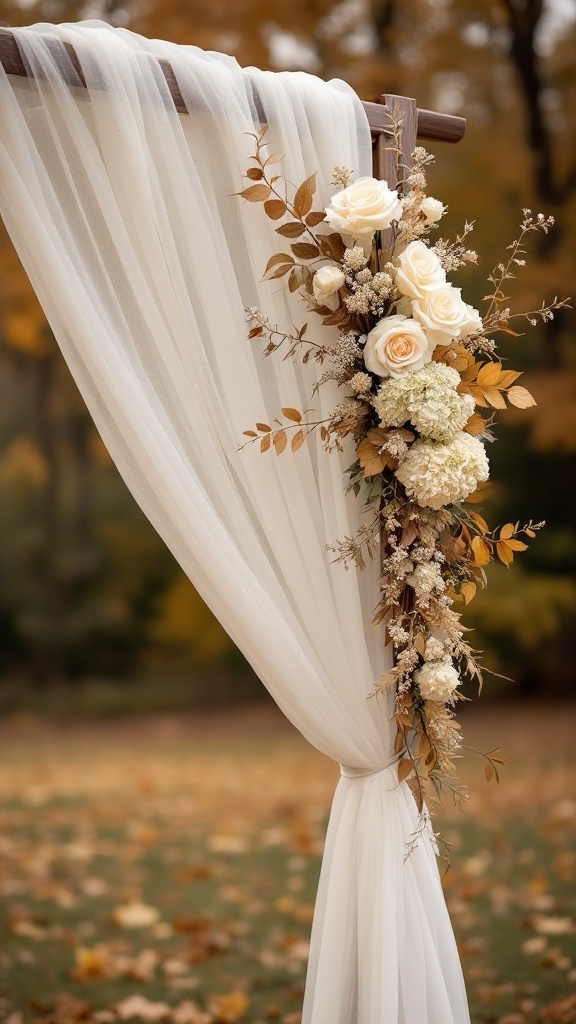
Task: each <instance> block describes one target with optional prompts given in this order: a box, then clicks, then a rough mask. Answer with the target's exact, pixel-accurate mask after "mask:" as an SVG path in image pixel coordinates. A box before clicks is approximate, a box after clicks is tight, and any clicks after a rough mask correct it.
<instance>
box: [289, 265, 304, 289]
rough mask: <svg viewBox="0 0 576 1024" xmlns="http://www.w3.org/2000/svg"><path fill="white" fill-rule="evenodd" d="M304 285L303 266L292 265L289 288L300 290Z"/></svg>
mask: <svg viewBox="0 0 576 1024" xmlns="http://www.w3.org/2000/svg"><path fill="white" fill-rule="evenodd" d="M301 285H302V267H292V270H291V272H290V277H289V278H288V288H289V289H290V291H291V292H295V291H298V288H300V287H301Z"/></svg>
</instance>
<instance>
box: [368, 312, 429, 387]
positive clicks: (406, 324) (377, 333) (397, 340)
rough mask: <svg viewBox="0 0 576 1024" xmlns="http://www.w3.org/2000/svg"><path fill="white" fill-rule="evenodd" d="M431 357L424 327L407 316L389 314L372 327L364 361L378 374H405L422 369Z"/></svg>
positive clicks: (380, 375) (385, 375)
mask: <svg viewBox="0 0 576 1024" xmlns="http://www.w3.org/2000/svg"><path fill="white" fill-rule="evenodd" d="M430 358H431V350H430V345H429V343H428V339H427V337H426V335H425V334H424V331H423V330H422V328H421V327H420V325H419V324H417V323H416V321H415V320H412V319H411V318H410V317H407V316H398V315H396V316H387V317H385V318H384V319H383V320H380V321H379V322H378V323H377V324H376V326H375V327H373V328H372V330H371V331H370V334H369V335H368V339H367V341H366V347H365V348H364V362H365V363H366V368H367V369H368V370H370V372H371V373H375V374H377V375H378V376H379V377H402V376H403V375H404V374H406V373H412V372H413V371H414V370H421V369H422V367H423V366H424V365H425V363H427V362H429V360H430Z"/></svg>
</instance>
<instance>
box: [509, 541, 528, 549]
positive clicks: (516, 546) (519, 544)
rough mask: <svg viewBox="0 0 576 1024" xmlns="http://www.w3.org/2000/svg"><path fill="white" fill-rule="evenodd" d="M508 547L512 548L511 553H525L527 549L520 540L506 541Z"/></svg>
mask: <svg viewBox="0 0 576 1024" xmlns="http://www.w3.org/2000/svg"><path fill="white" fill-rule="evenodd" d="M507 544H508V547H509V548H512V551H526V550H527V548H528V545H527V544H524V543H523V541H521V540H516V539H512V540H509V541H507Z"/></svg>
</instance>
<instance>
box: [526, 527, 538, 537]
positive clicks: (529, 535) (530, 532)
mask: <svg viewBox="0 0 576 1024" xmlns="http://www.w3.org/2000/svg"><path fill="white" fill-rule="evenodd" d="M524 533H525V534H526V535H527V536H528V537H535V536H536V534H535V533H534V530H530V529H528V527H526V529H525V530H524Z"/></svg>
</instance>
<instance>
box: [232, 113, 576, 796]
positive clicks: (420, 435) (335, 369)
mask: <svg viewBox="0 0 576 1024" xmlns="http://www.w3.org/2000/svg"><path fill="white" fill-rule="evenodd" d="M265 134H266V129H265V128H264V129H263V130H262V131H261V132H260V133H259V134H258V135H254V136H253V138H254V140H255V153H254V156H253V157H252V158H251V164H253V166H250V167H249V169H248V171H247V177H248V179H249V181H250V184H248V185H247V187H246V188H245V189H244V190H243V191H242V192H240V193H239V195H240V196H241V197H243V198H244V199H245V200H248V201H249V202H252V203H263V207H264V212H265V214H266V215H267V216H268V217H269V218H270V219H271V220H272V221H276V222H278V226H277V227H276V229H275V230H276V232H277V234H278V235H279V236H281V237H282V238H285V239H288V240H290V243H289V246H287V248H289V249H290V251H289V252H279V253H276V254H274V255H273V256H272V257H271V258H270V259H269V260H268V264H267V266H266V269H265V277H266V278H268V279H269V280H276V279H279V278H285V279H286V282H287V284H288V288H289V289H290V291H291V292H298V293H299V294H300V295H301V297H302V298H303V300H304V301H305V303H306V304H307V306H308V309H309V311H310V312H312V313H313V314H315V315H316V316H318V317H320V318H321V319H322V323H323V325H325V327H326V329H327V330H326V342H325V344H318V343H317V342H314V341H312V340H309V339H307V337H306V331H307V325H306V324H305V325H304V326H303V327H302V328H300V329H297V328H294V329H293V333H290V332H284V331H282V330H280V329H279V328H278V326H277V325H273V324H271V323H270V321H269V320H268V319H267V318H266V317H264V316H263V315H262V314H261V313H260V312H259V311H258V309H256V308H254V307H251V308H249V309H248V310H247V311H246V316H247V321H248V322H249V324H250V328H251V329H250V331H249V337H250V338H251V339H263V340H264V341H265V342H266V346H265V348H264V353H265V355H271V354H272V353H275V352H277V351H278V350H282V353H283V355H284V357H293V358H296V357H298V356H301V358H302V359H303V361H304V362H308V361H309V360H310V359H313V360H316V361H317V362H318V363H320V364H325V366H326V367H327V368H326V369H325V370H324V371H323V373H322V375H321V376H320V378H319V380H318V383H317V385H316V387H319V386H321V385H322V384H324V383H325V382H327V381H330V380H331V381H336V382H337V384H338V385H339V386H341V387H342V388H343V389H344V397H343V400H342V401H340V402H339V403H338V404H337V406H336V408H335V409H334V410H333V411H332V413H331V415H330V416H329V417H328V418H324V419H320V420H319V419H310V418H309V414H310V410H308V412H307V413H304V412H301V411H300V410H298V409H293V408H284V409H283V410H282V416H283V419H277V420H276V421H275V423H274V424H273V425H270V424H268V423H257V424H256V425H255V428H254V429H250V430H246V431H245V432H244V433H245V435H246V436H247V438H248V440H247V441H246V444H254V443H258V444H259V446H260V449H261V451H262V452H266V451H268V450H272V449H274V450H275V451H276V454H277V455H280V454H281V453H282V452H283V451H284V450H285V449H286V448H287V447H288V446H289V447H290V448H291V450H292V451H293V452H296V451H297V450H298V448H300V447H301V445H302V444H304V442H305V441H306V439H307V438H309V437H310V435H311V434H313V433H315V432H316V431H319V433H320V438H321V442H322V444H323V446H324V448H325V449H326V450H327V451H330V450H331V449H333V448H335V447H336V448H338V449H339V450H343V439H344V438H351V439H352V443H353V446H354V450H355V459H354V461H353V463H352V465H351V466H350V467H349V469H348V470H347V476H348V487H350V488H352V489H353V490H354V492H355V494H356V495H358V496H360V495H361V496H362V497H363V500H364V503H365V506H366V522H365V523H364V524H363V525H362V527H361V529H360V530H359V531H358V533H357V534H356V535H355V536H353V537H345V538H341V539H339V540H335V541H334V543H333V544H332V545H330V551H331V552H332V554H333V555H334V557H335V559H336V560H337V561H338V562H341V563H343V564H344V566H346V567H347V566H349V565H350V564H356V565H357V566H359V567H360V568H363V567H364V566H365V559H366V557H374V556H376V554H377V553H378V554H379V557H380V559H381V595H380V602H379V604H378V607H377V608H376V609H375V615H374V622H375V623H384V624H385V627H386V635H385V642H386V644H392V645H393V651H394V667H393V668H392V669H391V671H389V672H387V673H386V674H385V675H384V676H383V677H382V678H381V679H379V680H378V681H377V682H376V683H375V689H374V693H375V694H377V693H378V692H380V691H382V690H383V689H384V688H386V687H394V689H395V715H396V722H397V727H398V733H397V739H396V753H398V755H399V764H398V774H399V778H400V779H401V780H402V779H407V780H408V781H409V782H410V784H411V785H412V789H413V792H414V794H415V797H416V799H417V803H418V805H419V808H420V809H421V808H422V806H423V800H424V796H425V792H426V790H428V792H429V786H428V787H427V785H426V784H427V782H430V783H431V784H432V786H433V790H434V791H435V793H436V794H437V795H440V792H441V790H442V788H448V789H450V790H451V791H452V792H453V794H454V796H455V798H459V797H460V796H462V795H464V792H463V790H462V789H461V787H458V786H457V785H455V784H453V783H451V781H450V777H451V776H452V775H453V774H454V758H455V757H457V756H458V754H459V750H460V748H461V739H460V733H459V725H458V723H457V721H456V719H455V714H454V707H455V705H456V703H457V702H458V701H459V700H461V699H464V697H463V695H462V693H461V691H460V689H459V687H460V684H461V679H462V676H463V675H464V674H468V675H470V676H471V677H475V678H476V679H477V681H478V684H479V688H481V685H482V671H481V668H480V666H479V664H478V661H477V660H476V655H477V652H475V651H474V650H473V649H472V648H471V646H470V645H469V643H468V642H467V640H466V638H465V634H466V632H467V630H466V629H465V627H464V626H463V625H462V623H461V621H460V620H461V613H460V612H459V611H457V610H456V608H455V607H454V606H455V604H456V602H464V603H465V604H468V603H469V602H470V601H471V600H472V598H473V597H474V595H475V594H476V592H477V589H478V588H479V587H484V586H485V585H486V575H485V570H484V566H485V565H486V564H487V563H489V562H490V561H491V560H492V559H493V558H498V559H500V561H501V562H503V563H504V564H505V565H506V566H509V565H510V563H511V562H512V560H513V558H514V555H515V553H516V552H519V551H523V550H524V549H525V548H526V546H527V545H526V540H527V539H529V538H533V537H534V536H535V532H536V531H537V530H538V529H540V528H541V527H542V526H543V525H544V524H543V523H533V522H529V523H526V524H524V525H520V523H506V524H504V525H503V526H501V527H499V528H498V529H490V527H489V526H488V524H487V523H486V521H485V519H484V518H483V516H482V515H480V514H479V512H478V511H476V510H475V508H474V507H473V506H474V504H476V503H478V501H481V500H482V499H483V496H484V494H485V488H486V486H487V482H488V477H489V465H488V458H487V454H486V442H487V441H492V440H493V439H494V438H493V434H492V431H491V427H492V424H493V421H494V415H495V410H500V409H505V408H506V406H507V403H509V404H510V405H513V406H516V407H517V408H520V409H525V408H527V407H529V406H531V405H534V404H535V402H534V399H533V398H532V396H531V395H530V393H529V392H528V391H527V389H526V388H524V387H523V386H522V385H519V384H517V383H516V381H517V380H518V378H519V376H520V373H519V372H517V371H515V370H512V369H505V368H504V366H503V364H502V361H501V360H500V359H499V358H498V356H497V354H496V343H495V341H494V339H493V337H492V335H493V334H494V333H496V332H504V333H507V334H511V335H516V333H517V332H515V331H514V330H512V328H511V327H510V321H511V320H512V319H513V318H514V317H524V318H527V319H528V321H530V322H531V323H536V321H537V318H540V319H541V320H544V321H546V320H548V319H551V318H552V317H553V311H554V310H555V309H558V308H560V307H562V306H566V305H568V302H567V300H565V299H558V298H555V299H554V301H553V302H552V303H551V304H550V305H548V306H545V305H544V304H542V306H541V308H540V309H538V310H535V311H531V312H527V313H512V312H511V311H510V309H509V308H508V307H507V306H506V302H507V297H506V295H505V293H504V287H505V282H507V281H508V280H509V279H511V278H513V277H514V276H515V271H516V268H518V267H521V266H523V265H524V262H525V260H524V256H525V243H526V239H527V236H528V235H529V234H531V233H532V232H536V231H543V232H548V230H549V229H550V227H551V225H552V223H553V219H552V218H551V217H545V216H544V215H542V214H538V215H537V216H533V215H532V214H531V212H530V211H529V210H525V211H524V218H523V221H522V224H521V228H520V233H519V236H518V238H517V239H516V240H515V241H514V242H512V244H511V245H510V246H509V249H508V257H507V259H506V261H505V262H503V263H500V264H499V265H498V266H497V267H496V268H495V270H494V271H493V272H492V274H491V275H490V277H489V281H490V284H491V288H492V290H491V293H490V294H489V295H488V296H487V299H486V301H487V309H486V312H485V313H484V315H481V314H480V312H479V311H478V310H477V309H474V308H473V307H472V306H471V305H469V304H468V303H466V301H465V300H464V299H463V297H462V294H461V289H460V288H458V287H455V286H454V285H453V284H452V283H450V282H449V281H448V278H447V275H448V274H449V273H450V272H452V271H455V270H457V269H458V268H459V267H460V266H462V265H463V264H465V263H467V262H475V261H476V259H477V256H476V254H475V253H474V252H473V251H471V250H469V249H468V248H467V246H466V241H465V239H466V236H467V235H468V234H469V232H470V231H471V229H472V225H470V224H467V225H466V226H465V229H464V231H463V233H462V235H460V236H458V237H457V238H456V241H455V242H451V243H450V242H447V241H445V240H443V239H439V240H437V241H436V242H435V243H432V241H431V239H430V234H431V231H432V230H433V229H434V228H435V226H436V225H437V223H438V221H439V220H440V219H441V218H442V216H443V215H444V213H445V208H444V206H443V204H442V203H441V202H439V200H437V199H434V198H432V197H430V196H428V195H427V194H426V166H427V164H429V163H430V161H431V159H432V158H431V156H430V155H429V154H428V153H427V152H426V151H425V150H424V149H422V148H421V147H418V148H416V149H415V151H414V154H413V158H412V164H411V167H410V169H409V173H408V176H407V178H406V180H405V183H404V194H401V193H400V189H399V188H398V187H394V188H392V187H390V185H389V184H388V183H387V182H386V181H380V180H377V179H375V178H361V179H359V180H357V181H351V178H352V174H351V172H350V171H348V170H347V169H346V168H342V167H336V168H335V169H334V176H333V182H332V183H333V185H334V186H335V189H336V192H335V194H334V195H333V197H332V199H331V201H330V204H329V205H328V207H327V208H326V209H324V210H319V211H316V210H314V209H313V200H314V195H315V192H316V179H315V175H312V176H311V177H309V178H307V179H306V181H304V182H303V183H302V184H301V185H300V186H299V187H298V188H296V187H294V186H292V185H291V184H290V183H289V182H288V181H287V180H286V178H285V177H284V176H283V175H282V174H279V173H274V172H273V170H272V168H273V166H274V165H276V164H278V163H279V162H280V161H281V159H282V156H281V155H280V154H272V155H268V154H267V152H266V140H265ZM396 139H397V140H398V129H397V130H396ZM393 184H395V183H393ZM290 438H291V440H290V445H288V442H289V439H290ZM498 749H499V748H496V749H495V750H492V751H490V752H488V753H486V754H485V755H484V756H485V758H486V759H487V761H486V767H485V772H486V776H487V778H488V779H490V778H491V777H492V776H495V777H496V779H497V778H498V765H499V764H502V763H504V762H503V758H502V757H501V756H500V755H499V753H498Z"/></svg>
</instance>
